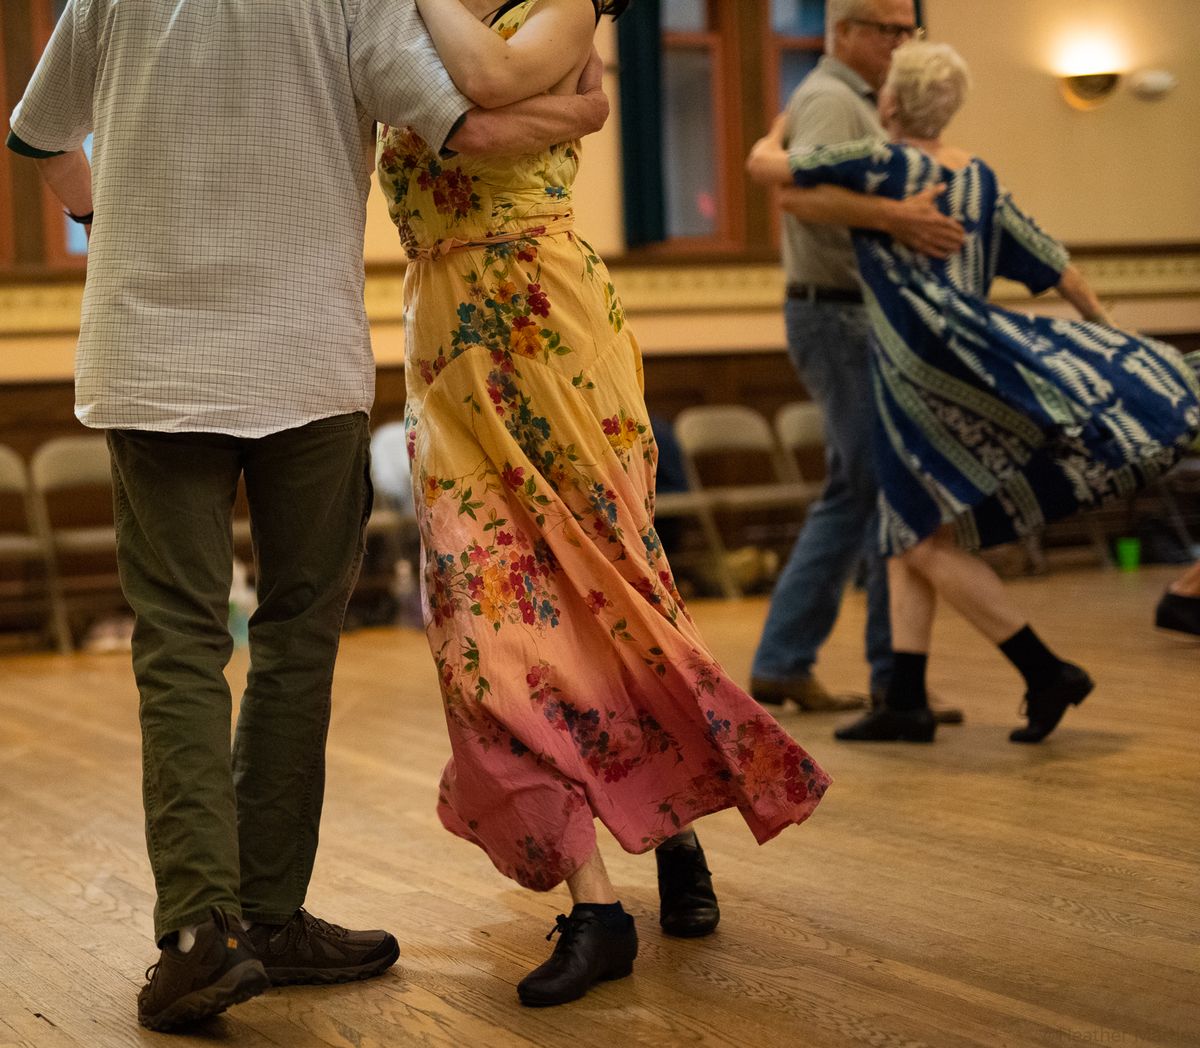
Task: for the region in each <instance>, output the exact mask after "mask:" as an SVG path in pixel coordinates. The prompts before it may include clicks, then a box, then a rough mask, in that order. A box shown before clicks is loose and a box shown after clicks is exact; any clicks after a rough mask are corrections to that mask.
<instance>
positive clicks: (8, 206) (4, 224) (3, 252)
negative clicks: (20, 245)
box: [0, 20, 17, 270]
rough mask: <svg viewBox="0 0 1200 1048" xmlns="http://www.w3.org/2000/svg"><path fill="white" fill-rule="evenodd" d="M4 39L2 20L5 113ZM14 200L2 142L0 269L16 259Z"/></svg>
mask: <svg viewBox="0 0 1200 1048" xmlns="http://www.w3.org/2000/svg"><path fill="white" fill-rule="evenodd" d="M5 47H6V44H5V39H4V22H3V21H2V20H0V105H3V106H4V112H5V114H8V113H11V112H12V107H11V106H10V105H9V104H8V62H7V52H6V50H5ZM16 211H17V209H16V207H15V206H14V201H13V185H12V168H11V160H10V159H9V151H8V148H7V147H6V146H5V145H4V144H3V143H0V269H6V270H7V269H11V268H12V266H13V263H14V261H15V259H16V239H15V237H14V235H13V222H14V221H15V220H16Z"/></svg>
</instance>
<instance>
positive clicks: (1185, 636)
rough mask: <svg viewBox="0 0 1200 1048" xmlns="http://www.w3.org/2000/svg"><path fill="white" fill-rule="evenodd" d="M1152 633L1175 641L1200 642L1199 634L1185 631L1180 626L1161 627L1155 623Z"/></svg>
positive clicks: (1193, 631)
mask: <svg viewBox="0 0 1200 1048" xmlns="http://www.w3.org/2000/svg"><path fill="white" fill-rule="evenodd" d="M1154 632H1155V633H1159V634H1161V635H1162V636H1164V637H1173V638H1175V640H1182V641H1188V640H1190V641H1197V640H1200V633H1197V632H1196V631H1195V630H1186V629H1184V628H1183V627H1182V626H1163V625H1161V624H1160V623H1157V622H1156V623H1155V624H1154Z"/></svg>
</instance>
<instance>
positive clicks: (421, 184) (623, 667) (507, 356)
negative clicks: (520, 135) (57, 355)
mask: <svg viewBox="0 0 1200 1048" xmlns="http://www.w3.org/2000/svg"><path fill="white" fill-rule="evenodd" d="M531 6H532V3H525V4H521V5H519V6H517V7H516V8H514V9H512V10H511V11H509V12H507V13H506V14H505V15H504V16H503V17H502V19H501V20H500V21H499V22H498V24H497V28H498V29H499V31H501V32H505V33H511V31H515V28H516V27H517V26H519V25H520V23H521V21H522V19H523V18H524V16H525V14H526V13H527V11H528V10H529V8H530V7H531ZM578 163H579V145H578V143H575V142H571V143H566V144H564V145H560V146H556V147H554V148H553V149H551V150H549V151H548V152H546V153H542V154H538V155H529V156H520V157H506V158H491V159H487V160H477V159H455V160H448V161H447V160H441V159H439V158H438V156H437V154H436V153H435V152H434V151H432V150H430V148H429V147H428V146H427V145H426V143H425V142H424V141H422V140H421V139H420V138H419V137H417V136H416V135H415V134H414V133H413V132H412V131H410V130H407V129H403V128H385V129H383V134H382V137H381V140H380V146H379V153H378V170H379V178H380V182H381V184H382V186H383V189H384V192H385V194H386V195H387V197H388V200H389V206H390V209H391V214H392V218H393V219H394V220H395V222H396V224H397V226H398V227H399V230H400V236H401V239H402V241H403V243H404V247H405V250H406V251H407V253H408V255H409V258H410V260H411V261H410V265H409V267H408V271H407V275H406V279H405V322H406V346H407V350H406V354H407V360H406V365H405V374H406V380H407V385H408V408H407V426H408V448H409V455H410V457H411V459H412V467H413V468H412V474H413V485H414V489H415V496H416V504H417V515H418V518H419V521H420V528H421V538H422V547H423V551H422V555H423V583H424V586H423V591H424V600H425V618H426V627H427V632H428V636H429V642H430V647H431V648H432V650H433V655H434V659H435V660H436V663H437V667H438V672H439V676H440V681H441V688H442V694H443V697H444V700H445V707H446V719H447V724H448V726H449V731H450V741H451V746H452V751H453V756H452V757H451V759H450V761H449V763H448V764H447V766H446V770H445V772H444V775H443V777H442V782H441V788H440V796H439V802H438V813H439V815H440V817H441V819H442V822H443V823H444V825H445V826H446V828H447V829H449V830H450V831H451V832H452V833H455V834H458V835H459V836H461V837H464V838H466V839H467V840H470V841H474V842H475V843H476V844H478V845H480V846H481V847H482V848H483V849H484V850H485V851H486V852H487V853H488V855H489V856H490V857H491V859H492V861H493V862H494V863H495V864H496V866H497V868H498V869H500V870H501V872H503V873H505V874H506V875H508V876H509V877H512V878H514V879H516V880H517V881H518V882H520V883H521V884H523V885H525V886H527V887H530V888H535V889H541V890H546V889H550V888H552V887H554V886H555V885H556V884H558V883H559V882H561V881H562V880H564V879H565V878H566V877H568V876H569V875H570V874H572V873H573V872H574V871H575V870H576V869H577V868H578V867H579V866H580V865H581V864H582V863H583V862H584V861H585V860H586V859H587V858H588V857H589V856H590V855H591V853H592V851H593V850H594V848H595V843H596V838H595V829H594V824H593V818H594V816H599V817H600V819H602V820H603V822H604V823H605V825H606V826H607V827H608V828H609V829H610V830H611V831H612V833H613V834H614V835H615V836H616V838H617V839H618V841H620V843H621V844H622V845H623V846H624V847H625V848H626V849H627V850H629V851H633V852H641V851H645V850H647V849H649V848H652V847H654V846H655V845H656V844H658V843H659V842H660V841H662V840H663V839H664V838H666V837H669V836H670V835H671V834H673V833H674V832H675V831H676V829H677V828H678V827H679V826H680V825H682V824H685V823H687V822H689V821H690V820H692V819H695V818H697V817H699V816H701V815H704V814H707V813H709V812H714V811H718V810H720V809H724V808H728V807H732V806H737V808H738V809H739V810H740V811H741V813H742V815H743V817H744V818H745V820H746V822H747V823H748V825H749V826H750V829H751V830H752V831H753V833H754V835H755V837H756V838H757V839H758V840H759V841H760V842H763V841H766V840H768V839H770V838H771V837H773V836H774V835H775V834H777V833H779V832H780V831H781V830H782V829H784V827H786V826H788V825H790V824H792V823H798V822H801V821H803V820H804V819H806V818H807V817H808V816H809V814H811V812H812V810H813V808H814V807H815V806H816V804H817V802H818V800H819V799H820V797H821V795H822V794H823V793H824V791H825V788H826V786H827V785H828V783H829V780H828V778H827V777H826V775H825V773H824V772H823V771H822V770H821V769H820V768H819V767H818V766H817V765H816V763H815V762H814V761H813V760H812V758H810V757H809V756H808V754H807V753H805V752H804V750H802V749H801V748H800V747H799V746H798V745H796V743H795V742H793V741H792V740H791V739H790V738H789V737H788V736H787V735H786V734H785V733H784V731H783V730H782V729H781V728H780V727H779V726H778V725H777V724H776V723H775V721H774V720H773V719H772V718H771V717H769V716H768V715H766V714H765V713H764V712H763V711H762V710H761V709H760V708H759V706H758V705H757V704H756V703H755V702H754V701H753V700H752V699H750V698H749V696H747V695H746V694H745V693H744V692H743V691H742V690H741V689H740V688H738V687H737V686H736V685H735V684H734V683H733V682H732V681H731V680H730V679H729V678H728V677H727V676H726V675H725V673H724V672H723V671H722V669H721V667H720V666H718V665H717V663H716V662H715V661H714V659H713V657H712V655H711V654H710V653H709V651H708V650H707V648H706V647H705V646H704V643H703V642H702V641H701V639H700V637H699V635H698V634H697V632H696V628H695V626H694V625H693V623H692V621H691V619H690V618H689V617H688V615H687V612H686V611H685V610H684V608H683V605H682V603H681V602H680V597H679V594H678V593H677V591H676V589H675V584H674V581H673V579H672V577H671V571H670V567H669V566H668V564H667V561H666V558H665V557H664V555H663V550H662V546H661V545H660V544H659V540H658V536H657V535H656V533H655V530H654V525H653V519H652V517H653V505H654V469H655V461H656V448H655V445H654V441H653V437H652V436H651V431H650V423H649V419H648V417H647V413H646V406H645V403H644V400H643V395H642V366H641V359H640V356H639V353H638V348H637V344H636V342H635V341H634V339H633V337H632V336H631V334H630V333H629V330H628V328H627V327H626V324H625V315H624V312H623V311H622V308H621V304H620V302H619V300H618V299H617V296H616V292H615V291H614V289H613V285H612V283H611V281H610V279H609V275H608V272H607V271H606V270H605V267H604V264H603V262H601V261H600V259H599V258H598V257H597V256H596V254H595V252H593V251H592V249H591V248H590V247H589V246H588V245H587V244H586V243H585V242H584V241H582V240H581V239H580V238H579V237H578V236H576V235H575V234H574V233H573V232H572V231H571V185H572V182H573V181H574V178H575V174H576V170H577V168H578Z"/></svg>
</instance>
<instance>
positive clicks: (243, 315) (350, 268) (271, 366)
mask: <svg viewBox="0 0 1200 1048" xmlns="http://www.w3.org/2000/svg"><path fill="white" fill-rule="evenodd" d="M470 107H471V103H470V102H469V101H468V100H467V99H466V98H464V97H463V96H462V95H461V94H459V92H458V91H457V90H456V89H455V88H454V85H453V83H452V82H451V80H450V77H449V75H448V74H447V73H446V70H445V68H444V67H443V66H442V63H441V62H440V61H439V59H438V57H437V52H436V51H435V50H434V47H433V43H432V41H431V40H430V39H429V35H428V33H427V32H426V30H425V26H424V23H423V22H422V21H421V19H420V15H419V14H418V12H417V8H416V5H415V3H413V0H137V2H136V3H133V2H129V0H71V2H70V3H69V4H68V6H67V9H66V11H65V13H64V14H63V16H62V18H61V19H60V21H59V23H58V26H57V27H56V28H55V30H54V35H53V37H52V38H51V40H50V44H49V46H48V47H47V48H46V52H45V54H44V55H43V56H42V59H41V61H40V62H39V64H38V67H37V70H36V71H35V72H34V75H33V79H32V80H31V81H30V83H29V87H28V88H27V90H26V93H25V96H24V98H22V100H21V102H20V104H19V105H18V106H17V108H16V110H15V112H14V113H13V117H12V128H13V131H14V132H15V133H16V134H17V135H18V136H19V137H20V138H21V139H23V140H24V141H25V142H26V143H28V144H29V145H31V146H34V147H35V148H38V149H43V150H48V151H59V150H61V151H68V150H73V149H75V148H77V147H78V146H79V145H80V144H81V143H82V142H83V141H84V139H85V138H86V136H87V135H88V134H89V132H92V131H94V132H95V139H94V148H93V176H92V177H93V197H94V201H95V209H96V219H95V224H94V226H93V230H92V239H91V245H90V249H89V258H88V273H87V285H86V289H85V292H84V300H83V316H82V321H81V327H80V336H79V348H78V354H77V357H76V367H75V372H76V374H75V378H76V407H75V413H76V415H77V416H78V417H79V419H80V420H81V421H82V422H83V423H84V424H85V425H88V426H93V427H99V428H108V427H120V428H132V429H144V430H156V431H165V432H179V431H204V432H217V433H229V434H234V435H236V436H243V437H259V436H264V435H266V434H269V433H274V432H277V431H279V430H282V429H290V428H293V427H295V426H299V425H303V424H304V423H306V422H311V421H313V420H314V419H319V418H326V417H328V416H330V415H336V414H342V413H345V412H351V411H367V410H368V409H369V408H370V405H371V402H372V400H373V398H374V386H375V367H374V360H373V358H372V355H371V346H370V336H369V331H368V326H367V317H366V312H365V309H364V306H363V280H364V278H363V232H364V227H365V222H366V200H367V191H368V188H369V185H370V171H371V167H372V161H373V146H372V131H373V124H374V122H375V121H377V120H378V121H381V122H384V123H388V124H393V125H411V126H412V127H414V128H415V129H416V130H417V131H418V132H419V133H420V135H421V136H422V137H423V138H424V139H425V140H426V141H428V142H436V143H442V142H444V141H445V139H446V137H447V136H448V135H449V133H450V132H451V130H452V129H453V127H454V125H455V123H456V122H457V121H458V120H459V118H460V117H461V116H462V115H463V113H465V112H466V111H467V110H468V109H469V108H470Z"/></svg>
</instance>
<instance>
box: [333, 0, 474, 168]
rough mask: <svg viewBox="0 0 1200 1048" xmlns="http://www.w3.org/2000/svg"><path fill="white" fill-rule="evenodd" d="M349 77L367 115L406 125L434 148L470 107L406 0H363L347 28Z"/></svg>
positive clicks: (408, 0) (380, 121)
mask: <svg viewBox="0 0 1200 1048" xmlns="http://www.w3.org/2000/svg"><path fill="white" fill-rule="evenodd" d="M350 77H351V80H352V82H353V85H354V94H355V97H356V98H357V99H358V103H359V105H360V106H362V108H363V110H364V111H365V112H366V114H367V115H368V116H369V117H371V118H372V119H373V120H376V121H378V122H379V123H381V124H390V125H391V126H392V127H411V128H412V129H413V130H414V131H416V132H417V134H419V135H420V136H421V137H422V138H423V139H425V141H426V142H427V143H428V144H429V145H430V146H432V147H433V148H434V149H441V148H442V147H443V146H444V145H445V143H446V139H447V138H449V137H450V134H451V132H452V131H453V130H454V128H455V127H456V125H457V124H458V123H459V122H460V121H461V120H462V118H463V116H464V114H465V113H466V112H467V111H468V110H469V109H471V108H472V107H473V104H472V102H471V101H470V100H469V99H468V98H467V97H466V96H465V95H463V94H462V93H461V92H460V91H459V90H458V88H456V87H455V86H454V81H453V80H451V79H450V74H449V73H447V72H446V67H445V66H444V65H443V64H442V61H441V59H440V58H438V53H437V50H436V49H435V48H434V46H433V41H432V40H431V39H430V37H429V31H428V30H427V29H426V28H425V23H424V22H423V21H421V15H420V13H419V12H418V10H417V5H416V4H415V3H413V2H412V0H363V2H362V5H361V7H360V8H359V12H358V17H357V18H356V19H355V21H354V24H353V26H352V27H351V30H350Z"/></svg>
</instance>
